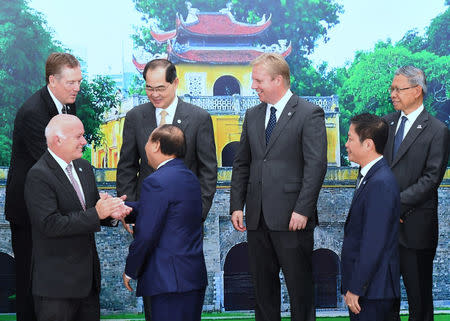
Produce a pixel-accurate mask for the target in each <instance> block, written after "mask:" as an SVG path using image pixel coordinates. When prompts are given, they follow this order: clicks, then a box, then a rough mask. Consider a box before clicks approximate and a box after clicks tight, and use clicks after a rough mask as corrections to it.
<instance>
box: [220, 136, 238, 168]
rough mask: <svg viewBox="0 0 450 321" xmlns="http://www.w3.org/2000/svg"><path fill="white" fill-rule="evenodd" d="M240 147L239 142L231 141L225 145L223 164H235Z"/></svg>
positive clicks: (224, 165) (226, 165)
mask: <svg viewBox="0 0 450 321" xmlns="http://www.w3.org/2000/svg"><path fill="white" fill-rule="evenodd" d="M238 147H239V142H231V143H228V144H226V145H225V147H224V148H223V149H222V166H223V167H231V166H233V160H234V155H236V152H237V150H238Z"/></svg>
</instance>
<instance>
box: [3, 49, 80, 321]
mask: <svg viewBox="0 0 450 321" xmlns="http://www.w3.org/2000/svg"><path fill="white" fill-rule="evenodd" d="M45 79H46V82H47V85H46V86H44V87H42V88H41V89H39V90H38V91H36V92H35V93H34V94H33V95H32V96H31V97H30V98H28V100H27V101H26V102H25V103H24V104H23V105H22V107H21V108H20V109H19V110H18V112H17V115H16V118H15V121H14V132H13V143H12V151H11V162H10V167H9V172H8V180H7V184H6V198H5V216H6V219H7V220H8V221H9V222H10V226H11V241H12V248H13V251H14V259H15V263H16V264H15V266H16V308H17V320H18V321H33V320H36V318H35V316H34V313H33V297H32V295H31V290H30V289H31V280H30V275H31V274H30V262H31V249H32V241H31V227H30V220H29V217H28V212H27V209H26V207H25V201H24V196H23V191H24V183H25V177H26V175H27V173H28V170H29V169H30V168H31V167H32V166H33V165H34V164H35V163H36V162H37V160H38V159H39V158H40V157H41V156H42V154H44V152H45V150H46V148H47V145H46V143H45V136H44V129H45V126H47V124H48V122H49V121H50V119H51V118H52V117H53V116H55V115H58V114H61V113H69V114H73V115H75V98H76V97H77V94H78V92H79V90H80V82H81V79H82V78H81V70H80V63H79V62H78V60H77V59H76V58H75V57H74V56H72V55H71V54H68V53H52V54H51V55H50V56H49V57H48V58H47V62H46V64H45Z"/></svg>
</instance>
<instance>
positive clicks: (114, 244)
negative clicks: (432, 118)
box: [0, 168, 450, 312]
mask: <svg viewBox="0 0 450 321" xmlns="http://www.w3.org/2000/svg"><path fill="white" fill-rule="evenodd" d="M447 173H448V171H447ZM0 174H1V173H0ZM1 176H4V175H0V213H3V205H4V197H5V195H4V194H5V188H4V184H5V181H4V179H3V180H2V179H1ZM352 176H354V173H353V170H351V169H346V168H342V169H339V170H336V169H333V170H332V171H329V172H328V174H327V180H326V182H325V185H324V187H323V188H322V190H321V192H320V196H319V203H318V210H319V221H320V225H319V227H318V228H316V230H315V246H314V248H315V249H319V248H326V249H329V250H331V251H333V252H335V253H336V254H338V255H340V251H341V246H342V239H343V226H344V222H345V218H346V216H347V211H348V207H349V205H350V202H351V198H352V196H353V186H352V182H353V181H352V180H349V177H352ZM113 187H114V186H113V184H112V183H111V182H100V183H99V188H100V189H102V190H104V191H107V192H109V193H110V194H114V189H113ZM448 195H450V187H449V184H448V179H447V180H446V181H445V185H444V186H441V187H440V189H439V246H438V249H437V253H436V259H435V264H434V290H433V291H434V292H433V293H434V299H435V300H436V301H437V303H439V302H440V301H442V302H443V301H445V300H449V298H450V277H449V275H448V266H450V259H449V256H450V240H449V235H450V230H449V229H450V228H449V226H450V225H449V222H450V219H449V218H450V198H449V197H448ZM229 196H230V195H229V188H227V187H226V186H225V187H224V186H222V187H220V188H218V190H217V193H216V196H215V198H214V204H213V206H212V208H211V211H210V214H209V216H208V219H207V220H206V222H205V227H204V252H205V258H206V265H207V270H208V282H209V285H208V288H207V290H206V296H205V302H204V310H208V311H211V310H216V311H218V310H222V309H223V306H224V305H223V301H224V289H223V286H224V284H223V267H224V262H225V258H226V256H227V254H228V252H229V250H230V249H231V248H232V247H233V246H234V245H236V244H239V243H241V242H245V241H246V235H245V233H240V232H237V231H235V230H234V229H233V227H232V225H231V222H230V221H229V218H230V217H229V212H228V211H229ZM96 240H97V247H98V252H99V256H100V261H101V265H102V293H101V308H102V311H103V312H106V311H117V312H140V311H141V309H142V304H141V303H140V302H139V301H138V300H137V299H136V297H135V296H134V293H130V292H128V291H127V290H126V289H125V288H124V286H123V284H122V272H123V269H124V264H125V258H126V255H127V253H128V246H129V244H130V242H131V241H132V237H131V236H130V235H128V234H127V233H126V232H125V230H124V229H123V228H122V227H120V226H119V227H118V228H109V227H103V228H102V230H101V232H99V233H97V234H96ZM0 251H1V252H4V253H7V254H9V255H11V256H13V253H12V249H11V237H10V230H9V224H8V222H6V221H5V220H4V216H3V215H0ZM132 286H133V287H135V286H136V284H135V283H132ZM403 297H404V299H405V293H404V290H403ZM282 298H283V305H282V308H283V310H287V309H288V295H287V291H286V288H285V287H284V285H283V287H282ZM447 302H448V301H447ZM338 306H341V307H343V302H342V300H341V298H340V297H338Z"/></svg>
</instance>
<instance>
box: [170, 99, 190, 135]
mask: <svg viewBox="0 0 450 321" xmlns="http://www.w3.org/2000/svg"><path fill="white" fill-rule="evenodd" d="M183 105H184V101H182V100H181V99H180V98H178V104H177V109H176V110H175V115H174V116H173V122H172V124H173V125H175V126H178V127H179V128H180V129H181V130H182V131H183V132H186V128H187V127H188V125H189V113H188V112H187V111H186V108H183Z"/></svg>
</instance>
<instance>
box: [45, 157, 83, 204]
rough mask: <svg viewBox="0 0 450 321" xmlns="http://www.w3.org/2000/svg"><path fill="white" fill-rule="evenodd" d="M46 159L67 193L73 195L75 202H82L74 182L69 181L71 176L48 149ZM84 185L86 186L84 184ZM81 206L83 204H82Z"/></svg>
mask: <svg viewBox="0 0 450 321" xmlns="http://www.w3.org/2000/svg"><path fill="white" fill-rule="evenodd" d="M44 155H45V156H44V157H45V160H46V162H47V165H48V167H49V168H50V169H51V170H52V171H53V174H54V175H55V177H56V178H57V179H58V180H59V182H60V183H61V185H62V186H63V188H64V189H65V190H66V193H67V195H72V199H73V201H74V202H75V204H80V200H79V199H78V196H77V192H75V189H74V188H73V186H72V183H71V182H70V181H69V178H68V177H67V175H66V173H64V171H63V169H62V168H61V166H59V164H58V163H57V162H56V160H55V159H54V158H53V156H52V155H50V153H49V152H48V151H47V152H46V153H45V154H44ZM83 187H84V186H83ZM80 208H81V204H80Z"/></svg>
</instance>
